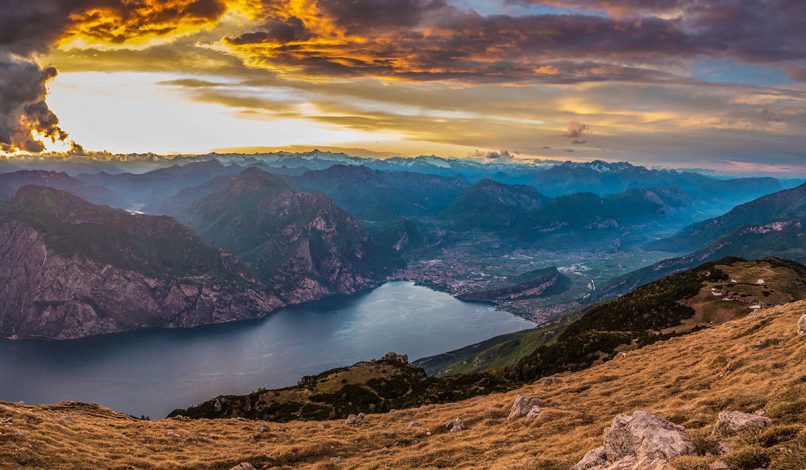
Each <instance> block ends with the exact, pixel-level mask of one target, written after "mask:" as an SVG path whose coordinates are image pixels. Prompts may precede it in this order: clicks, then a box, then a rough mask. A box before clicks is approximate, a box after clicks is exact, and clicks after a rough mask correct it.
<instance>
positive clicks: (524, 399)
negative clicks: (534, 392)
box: [507, 395, 543, 419]
mask: <svg viewBox="0 0 806 470" xmlns="http://www.w3.org/2000/svg"><path fill="white" fill-rule="evenodd" d="M542 404H543V402H542V400H540V399H539V398H536V397H530V396H527V395H518V396H517V397H516V398H515V403H513V404H512V409H511V410H510V412H509V416H507V419H517V418H522V417H524V416H527V415H529V414H530V413H531V412H532V410H533V409H535V408H537V411H536V413H535V416H536V415H537V413H539V412H540V411H539V410H540V405H542Z"/></svg>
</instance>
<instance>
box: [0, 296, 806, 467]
mask: <svg viewBox="0 0 806 470" xmlns="http://www.w3.org/2000/svg"><path fill="white" fill-rule="evenodd" d="M804 313H806V302H800V303H797V304H791V305H788V306H785V307H781V308H776V309H770V310H768V311H763V312H760V313H759V314H757V315H754V316H748V317H745V318H741V319H738V320H734V321H731V322H728V323H725V324H723V325H720V326H718V327H715V328H712V329H708V330H704V331H700V332H697V333H694V334H691V335H687V336H684V337H678V338H674V339H671V340H669V341H666V342H662V343H657V344H654V345H652V346H649V347H647V348H644V349H641V350H637V351H633V352H630V353H629V354H627V355H624V356H620V357H618V358H617V359H615V360H614V361H612V362H610V363H605V364H600V365H598V366H595V367H592V368H590V369H587V370H584V371H580V372H575V373H568V374H563V375H562V376H560V378H559V381H558V382H556V383H554V384H550V385H547V384H544V383H534V384H530V385H526V386H524V387H522V388H520V389H518V390H515V391H512V392H509V393H501V394H493V395H488V396H484V397H477V398H473V399H470V400H466V401H462V402H457V403H451V404H445V405H432V406H426V407H422V408H417V409H409V410H402V411H393V412H391V413H388V414H380V415H370V416H369V417H367V420H366V422H365V423H364V424H362V425H360V426H349V425H346V424H344V423H343V422H342V421H332V422H329V424H330V425H331V427H329V428H325V429H323V428H321V427H320V423H318V422H293V423H288V424H284V425H282V426H279V425H276V424H273V423H266V422H253V421H246V420H193V421H184V420H178V419H167V420H160V421H140V420H136V419H133V418H131V417H128V416H126V415H122V414H118V413H114V412H112V411H111V410H108V409H105V408H100V407H95V406H88V405H79V404H70V403H68V404H63V405H51V406H35V407H30V406H24V405H17V404H9V403H0V462H2V463H0V467H4V468H20V467H22V468H42V467H49V468H89V467H93V468H124V467H128V466H134V467H137V468H196V469H203V468H221V469H228V468H230V467H231V466H233V465H235V464H237V463H239V462H242V461H248V462H251V463H252V464H254V465H255V466H256V467H258V468H260V467H261V466H295V467H307V468H322V469H324V468H335V466H333V465H332V464H330V463H329V462H330V459H331V458H332V457H335V456H341V457H343V458H344V459H345V464H346V465H347V466H348V467H349V468H390V467H392V468H414V467H431V468H433V467H450V468H493V467H495V468H508V469H509V468H512V469H521V468H522V469H527V468H528V469H531V468H541V469H566V468H569V467H570V466H571V465H572V464H573V463H575V462H576V461H577V460H579V459H580V458H581V457H582V455H583V454H584V453H585V451H587V450H588V449H591V448H593V447H596V446H599V445H601V441H602V429H603V428H604V427H606V426H608V425H609V424H610V422H611V420H612V419H613V417H614V416H615V415H616V414H619V413H630V412H632V411H634V410H636V409H644V410H647V411H651V412H656V413H660V414H662V415H664V416H666V417H667V418H669V419H671V420H672V421H674V422H676V423H679V424H681V425H683V426H685V427H686V428H687V429H688V430H689V432H690V433H691V434H692V435H694V436H695V438H696V440H697V442H698V443H699V449H700V453H701V454H702V455H699V456H694V457H686V458H683V459H680V460H678V461H677V462H675V464H676V465H677V466H678V467H679V468H684V469H704V468H707V465H708V464H710V463H711V462H713V461H714V460H716V459H717V457H713V456H707V455H706V454H707V453H708V452H713V450H714V446H715V445H716V442H715V441H713V440H711V439H710V438H709V437H708V434H709V433H710V431H711V428H712V426H713V423H714V422H715V420H716V418H717V415H718V414H719V412H720V411H722V410H725V409H731V410H742V411H747V412H752V411H755V410H757V409H759V408H763V409H764V410H765V411H766V413H767V415H769V416H770V417H771V418H772V419H773V420H774V423H775V426H774V427H773V428H771V429H770V430H768V431H766V432H765V433H763V434H757V433H745V434H743V435H740V436H738V437H737V438H735V439H733V444H734V450H733V451H732V453H731V454H729V455H728V456H726V457H723V459H724V460H726V461H728V462H730V463H734V464H737V465H736V466H735V467H734V468H752V467H751V466H749V465H751V464H747V465H745V466H742V465H738V464H740V463H741V462H743V461H744V462H747V461H749V460H758V459H761V460H762V461H763V460H766V461H768V462H769V468H771V469H792V468H804V465H806V398H804V397H806V338H803V337H798V336H797V333H796V331H797V326H796V325H797V321H798V318H799V317H800V316H801V315H802V314H804ZM763 340H769V341H770V343H769V344H768V345H767V346H766V347H765V348H763V349H759V348H758V347H757V346H755V345H757V344H759V342H760V341H763ZM523 393H526V394H530V395H535V396H539V397H541V398H542V399H543V400H544V401H545V407H544V410H543V412H542V413H541V415H540V416H539V418H538V419H537V421H536V422H535V423H533V424H527V423H525V422H524V421H523V420H516V421H507V420H506V419H505V418H506V416H507V414H508V412H509V407H510V406H511V404H512V402H513V400H514V398H515V396H516V395H517V394H523ZM456 417H461V418H463V419H464V420H465V422H466V424H467V426H468V429H467V430H465V431H462V432H458V433H445V432H444V430H443V427H442V424H443V423H444V422H446V421H448V420H450V419H453V418H456ZM412 420H416V421H418V422H420V423H422V427H409V426H408V423H409V422H411V421H412ZM257 426H267V427H268V428H269V430H268V432H258V431H257Z"/></svg>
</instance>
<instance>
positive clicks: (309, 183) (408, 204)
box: [294, 165, 467, 222]
mask: <svg viewBox="0 0 806 470" xmlns="http://www.w3.org/2000/svg"><path fill="white" fill-rule="evenodd" d="M294 184H295V187H298V188H299V189H301V190H305V191H318V192H321V193H323V194H325V195H327V196H328V197H330V198H331V199H333V200H334V201H336V203H337V204H339V206H341V207H343V208H344V209H346V210H347V211H349V212H350V213H351V214H353V215H354V216H355V217H357V218H358V219H359V220H362V221H364V220H366V221H372V222H390V221H393V220H398V219H400V218H412V217H418V218H419V217H434V216H436V215H437V214H439V212H440V211H442V210H443V209H444V208H445V207H447V206H448V205H449V204H451V203H452V202H453V200H454V199H455V198H456V196H457V195H458V194H459V192H460V191H461V190H462V188H464V187H465V186H467V183H465V182H464V181H463V180H462V179H461V178H457V177H445V176H437V175H429V174H422V173H413V172H408V171H379V170H373V169H370V168H367V167H365V166H347V165H334V166H331V167H330V168H327V169H325V170H317V171H308V172H306V173H304V174H303V175H302V176H301V177H299V178H296V179H295V180H294Z"/></svg>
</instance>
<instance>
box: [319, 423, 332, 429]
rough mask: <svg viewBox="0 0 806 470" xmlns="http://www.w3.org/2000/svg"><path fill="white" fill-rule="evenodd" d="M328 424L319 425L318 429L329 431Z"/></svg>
mask: <svg viewBox="0 0 806 470" xmlns="http://www.w3.org/2000/svg"><path fill="white" fill-rule="evenodd" d="M330 427H331V426H330V423H319V429H330Z"/></svg>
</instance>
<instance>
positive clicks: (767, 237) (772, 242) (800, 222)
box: [599, 219, 806, 297]
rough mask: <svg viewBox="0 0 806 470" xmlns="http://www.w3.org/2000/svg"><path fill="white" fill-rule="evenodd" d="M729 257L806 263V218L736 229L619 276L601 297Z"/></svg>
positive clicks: (606, 287)
mask: <svg viewBox="0 0 806 470" xmlns="http://www.w3.org/2000/svg"><path fill="white" fill-rule="evenodd" d="M727 256H742V257H748V258H763V257H765V256H776V257H779V258H787V259H793V260H796V261H800V262H806V219H795V220H777V221H773V222H770V223H766V224H763V225H748V226H746V227H742V228H739V229H736V230H734V231H733V232H731V233H728V234H727V235H725V236H723V237H721V238H719V239H717V240H715V241H714V242H712V243H710V244H709V245H707V246H705V247H704V248H702V249H700V250H697V251H695V252H694V253H691V254H688V255H685V256H680V257H677V258H670V259H666V260H663V261H659V262H657V263H655V264H653V265H650V266H647V267H645V268H641V269H638V270H636V271H633V272H630V273H627V274H624V275H622V276H619V277H616V278H614V279H612V280H610V281H608V282H607V284H606V285H605V286H603V288H602V289H600V291H599V296H600V297H609V296H613V295H618V294H621V293H624V292H627V291H630V290H632V289H634V288H636V287H638V286H641V285H644V284H646V283H648V282H651V281H654V280H655V279H659V278H661V277H663V276H666V275H669V274H672V273H675V272H679V271H682V270H685V269H690V268H692V267H694V266H697V265H698V264H700V263H704V262H709V261H715V260H718V259H721V258H724V257H727Z"/></svg>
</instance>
